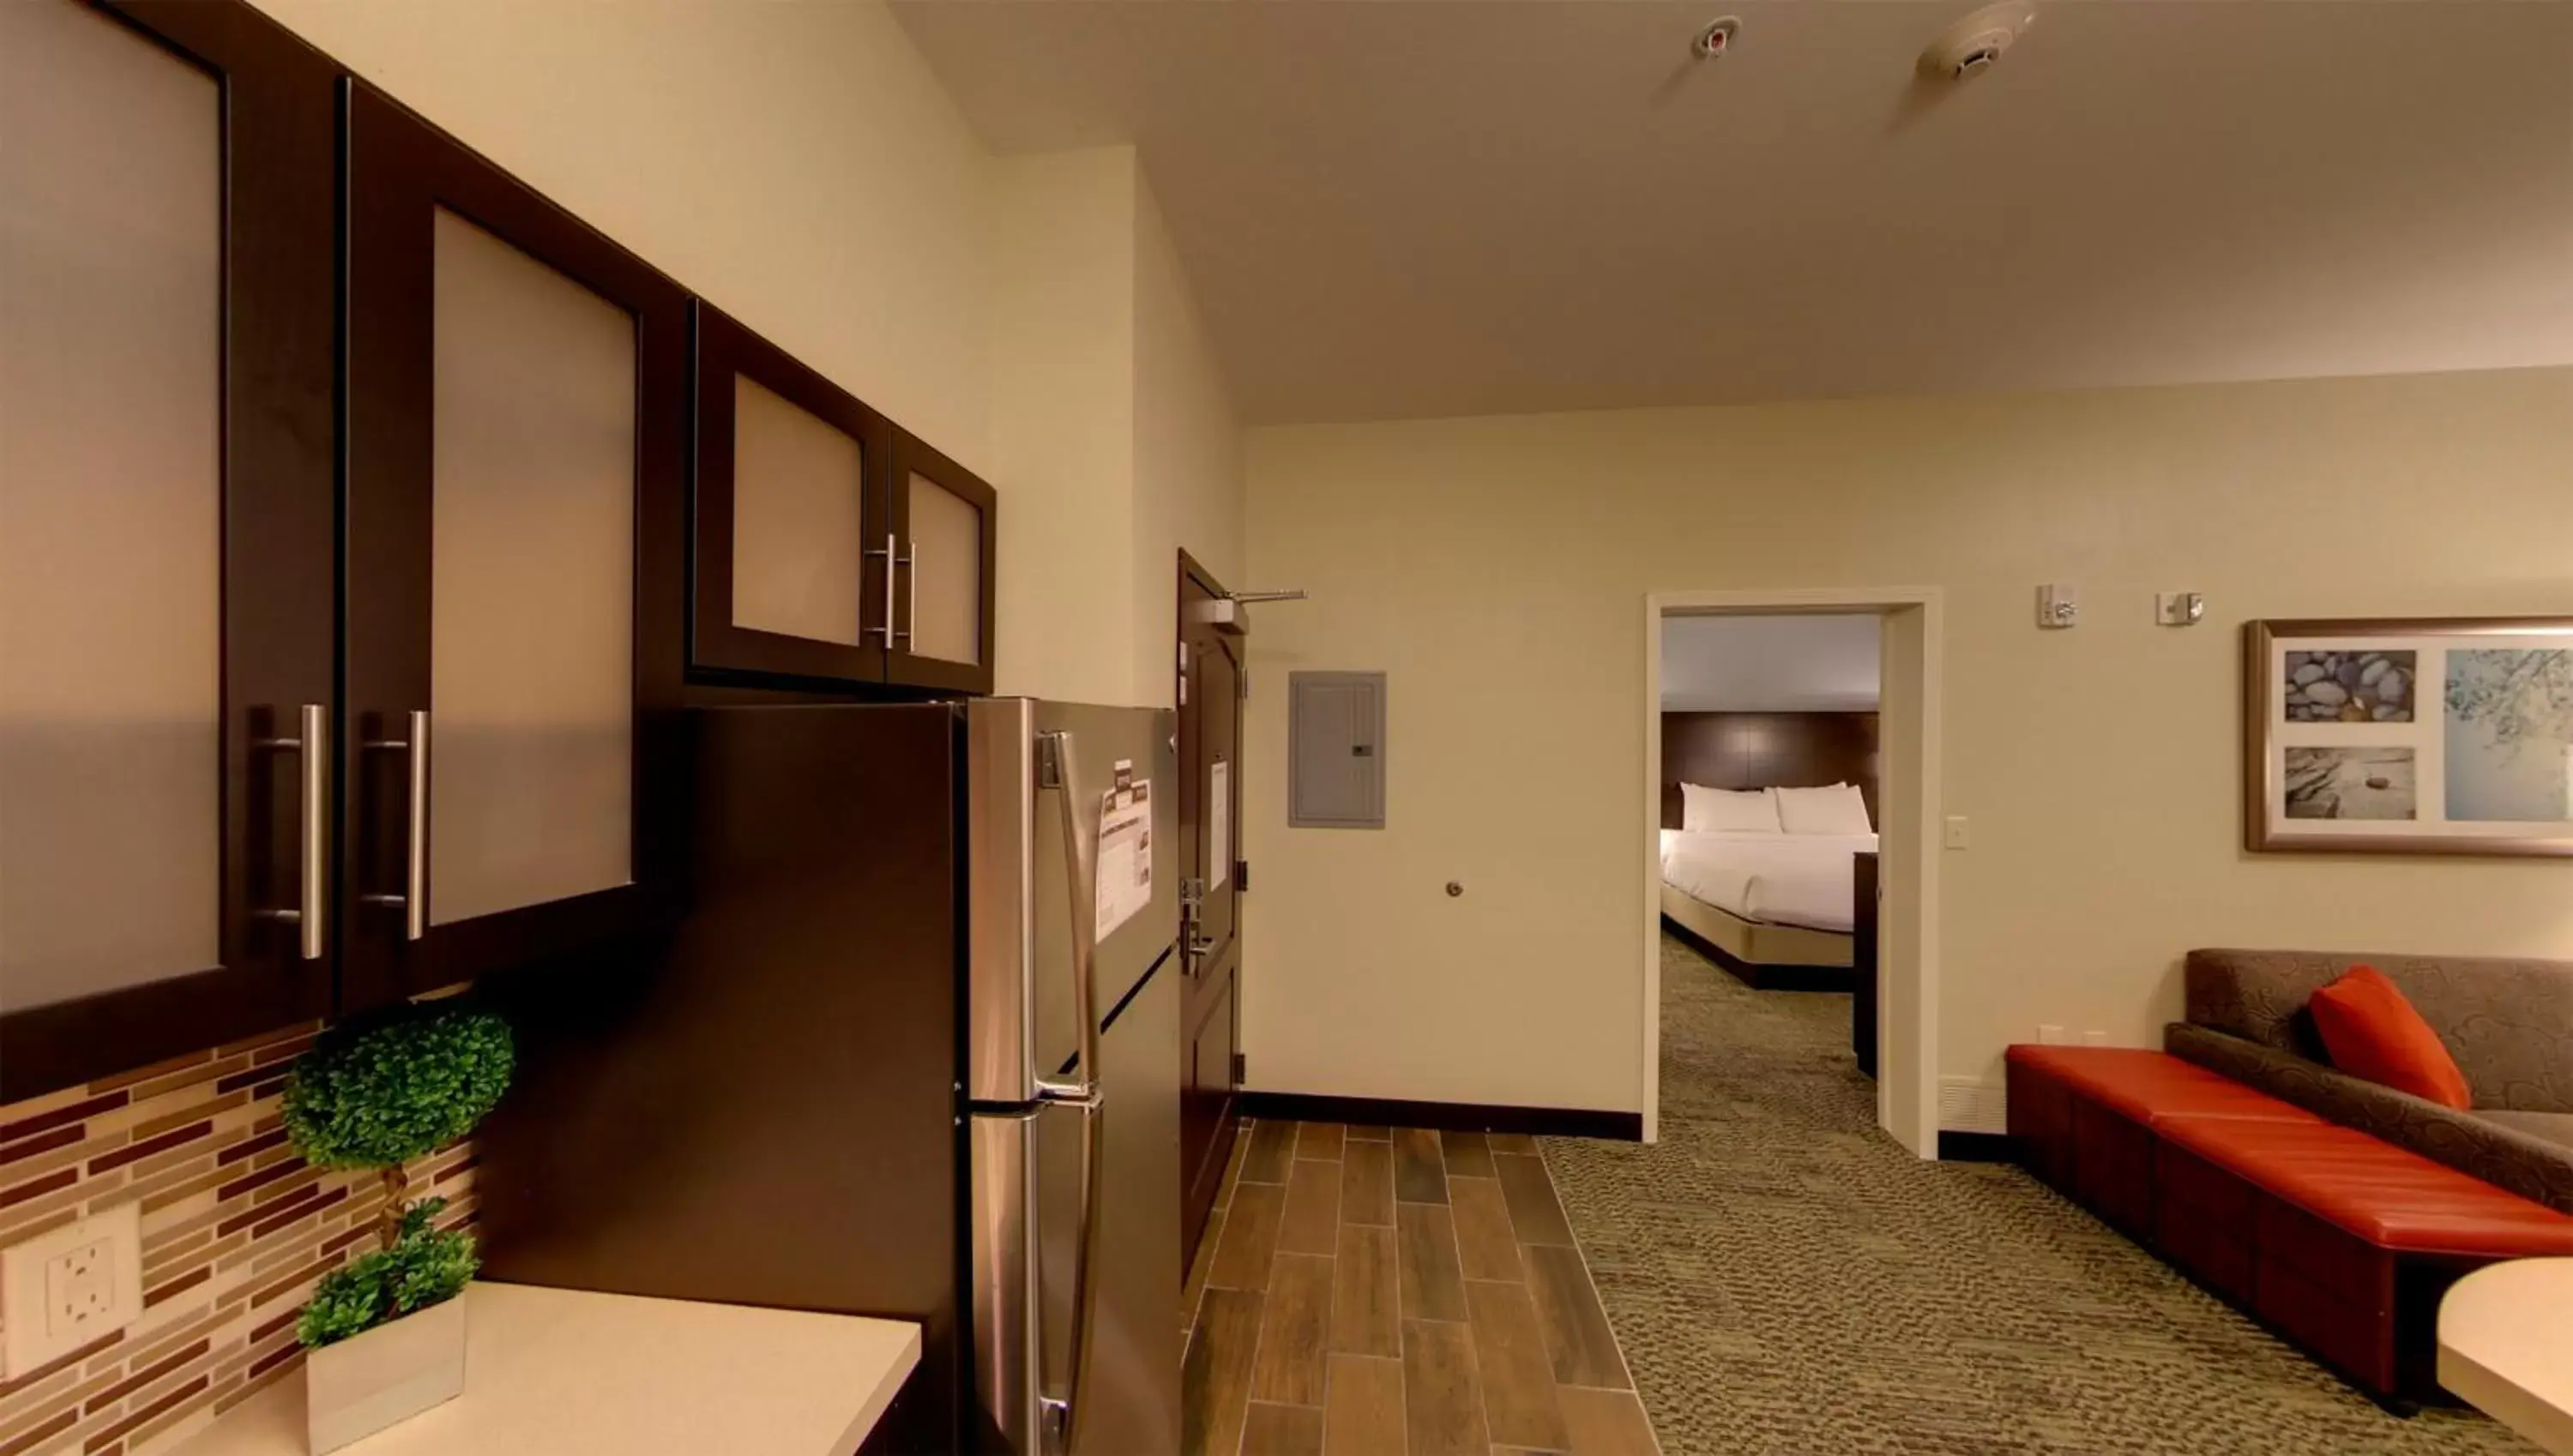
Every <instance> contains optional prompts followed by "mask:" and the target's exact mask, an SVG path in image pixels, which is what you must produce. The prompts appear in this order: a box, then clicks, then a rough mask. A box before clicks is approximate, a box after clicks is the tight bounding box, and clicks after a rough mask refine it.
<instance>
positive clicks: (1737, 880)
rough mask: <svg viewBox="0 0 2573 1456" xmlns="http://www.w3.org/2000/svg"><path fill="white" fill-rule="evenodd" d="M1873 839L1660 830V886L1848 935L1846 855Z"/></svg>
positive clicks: (1760, 916)
mask: <svg viewBox="0 0 2573 1456" xmlns="http://www.w3.org/2000/svg"><path fill="white" fill-rule="evenodd" d="M1875 848H1876V836H1875V835H1872V834H1689V833H1685V832H1683V831H1681V830H1676V829H1665V830H1663V831H1662V883H1663V884H1665V885H1668V886H1670V887H1671V888H1672V889H1674V890H1678V891H1680V892H1681V893H1683V894H1686V895H1690V896H1693V897H1695V898H1696V899H1699V900H1702V901H1705V902H1706V903H1707V904H1709V905H1712V906H1714V907H1716V908H1717V909H1719V910H1727V911H1731V912H1732V913H1733V914H1735V915H1738V916H1741V917H1742V918H1743V919H1744V920H1756V921H1764V922H1766V923H1768V924H1770V925H1799V926H1804V927H1806V928H1808V929H1811V930H1826V931H1841V932H1844V933H1846V932H1848V931H1851V930H1853V929H1855V928H1856V925H1855V921H1854V919H1853V915H1852V905H1853V901H1854V897H1855V895H1856V885H1857V875H1856V870H1855V867H1854V865H1853V862H1852V856H1854V855H1857V854H1859V853H1860V852H1862V851H1865V850H1872V849H1875Z"/></svg>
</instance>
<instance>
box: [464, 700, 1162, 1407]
mask: <svg viewBox="0 0 2573 1456" xmlns="http://www.w3.org/2000/svg"><path fill="white" fill-rule="evenodd" d="M1173 726H1174V725H1173V722H1172V717H1171V715H1170V714H1169V713H1167V712H1160V711H1154V710H1144V709H1126V708H1094V707H1077V706H1071V705H1064V704H1055V703H1045V702H1036V701H1031V700H1026V699H992V700H983V701H976V702H972V703H965V704H954V703H946V704H920V705H909V706H894V705H888V706H880V707H877V706H866V707H860V706H805V707H761V708H721V709H699V710H691V711H689V712H686V713H684V714H681V715H677V716H676V717H675V718H674V719H673V720H672V721H671V722H670V723H668V724H665V725H662V729H663V731H662V732H661V733H660V734H659V735H658V737H657V739H655V740H653V741H652V742H651V743H647V752H646V759H647V764H646V768H645V772H646V773H647V774H656V775H660V776H662V779H661V787H662V788H663V789H664V790H665V791H668V792H672V793H674V794H677V795H680V796H683V797H684V799H685V802H686V804H687V806H688V807H687V812H686V813H685V814H684V815H683V816H681V817H680V818H681V823H682V824H683V826H684V827H683V829H682V830H681V833H682V835H683V842H681V843H677V844H674V845H673V846H671V847H670V848H671V851H672V861H673V863H684V864H685V866H686V872H685V875H684V877H682V878H681V879H680V880H679V881H678V882H677V883H674V884H673V885H672V886H670V887H669V888H668V891H667V894H666V897H665V899H666V902H667V903H666V911H667V914H666V915H665V917H663V919H662V921H661V923H660V924H659V925H658V926H657V927H656V928H655V929H654V930H653V931H651V932H650V933H648V934H646V935H645V936H642V937H640V938H638V940H637V941H636V942H635V943H634V944H633V945H632V946H631V947H629V948H628V949H627V950H626V951H625V952H623V953H622V954H619V955H615V956H609V957H601V958H594V959H592V960H591V961H589V962H586V963H584V964H582V965H579V966H553V967H539V968H530V969H529V970H528V971H526V972H524V973H522V974H519V975H516V976H512V977H509V978H505V979H503V980H502V981H501V982H500V984H499V985H498V986H496V987H495V988H494V991H495V994H496V996H497V999H498V1000H499V1001H500V1002H501V1004H502V1006H503V1008H504V1010H506V1011H507V1013H508V1014H509V1015H510V1017H511V1019H512V1021H513V1023H514V1024H515V1025H516V1026H517V1028H518V1033H519V1042H520V1075H519V1080H518V1083H517V1085H516V1086H515V1087H514V1088H513V1089H512V1091H511V1093H510V1095H509V1097H508V1098H507V1100H505V1101H504V1102H503V1103H502V1105H501V1108H500V1110H499V1111H498V1113H496V1114H495V1115H494V1116H493V1118H492V1119H491V1121H490V1122H488V1123H487V1124H486V1131H485V1135H484V1137H483V1162H482V1166H481V1168H480V1170H479V1171H478V1172H477V1174H476V1178H477V1185H478V1187H479V1188H480V1196H481V1198H482V1201H483V1222H484V1227H485V1230H486V1261H485V1268H486V1272H487V1273H488V1275H489V1276H490V1277H494V1278H501V1279H512V1280H520V1281H525V1282H532V1283H548V1284H561V1285H569V1286H573V1287H582V1288H598V1289H609V1290H616V1291H620V1292H628V1293H640V1294H655V1295H662V1296H666V1297H676V1298H693V1299H720V1300H729V1301H735V1302H743V1303H753V1304H766V1305H776V1306H784V1307H793V1308H809V1309H827V1310H838V1311H846V1312H852V1313H865V1314H876V1315H882V1316H887V1317H898V1318H905V1319H913V1320H917V1321H919V1322H920V1323H921V1324H922V1327H923V1330H924V1335H925V1338H924V1356H923V1360H922V1367H921V1370H920V1372H919V1374H918V1375H917V1376H916V1377H915V1378H914V1380H913V1382H912V1384H911V1386H910V1387H909V1388H908V1389H907V1390H906V1392H905V1395H904V1397H903V1401H902V1403H901V1405H900V1407H899V1408H898V1409H897V1411H896V1412H895V1413H894V1414H893V1415H892V1416H889V1417H888V1420H887V1424H886V1425H885V1426H884V1427H882V1428H881V1430H882V1432H883V1434H882V1437H881V1438H880V1439H879V1440H878V1441H875V1442H871V1443H870V1449H882V1450H930V1449H942V1450H944V1449H976V1450H996V1451H1008V1452H1019V1453H1026V1456H1042V1453H1057V1452H1066V1451H1069V1452H1071V1453H1073V1456H1149V1453H1159V1452H1176V1451H1177V1450H1178V1449H1179V1445H1180V1388H1179V1387H1180V1359H1181V1339H1180V1331H1179V1322H1178V1317H1177V1316H1178V1308H1179V1297H1180V1281H1181V1272H1182V1271H1181V1258H1182V1250H1181V1248H1180V1187H1179V1177H1180V1171H1179V1138H1180V1128H1179V1075H1180V1029H1179V1017H1180V985H1179V981H1180V976H1181V971H1180V962H1179V959H1178V957H1177V956H1176V955H1174V954H1173V952H1174V948H1175V943H1176V940H1177V938H1178V934H1179V891H1178V887H1179V866H1178V864H1177V850H1176V846H1177V842H1178V838H1177V837H1178V825H1177V806H1178V792H1177V788H1178V786H1177V782H1176V773H1177V766H1176V759H1175V750H1174V743H1173V738H1172V734H1173Z"/></svg>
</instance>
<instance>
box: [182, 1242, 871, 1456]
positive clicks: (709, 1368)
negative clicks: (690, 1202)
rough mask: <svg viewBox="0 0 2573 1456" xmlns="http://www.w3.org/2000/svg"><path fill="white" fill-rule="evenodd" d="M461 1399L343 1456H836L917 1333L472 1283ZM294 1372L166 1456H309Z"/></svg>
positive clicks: (731, 1307)
mask: <svg viewBox="0 0 2573 1456" xmlns="http://www.w3.org/2000/svg"><path fill="white" fill-rule="evenodd" d="M461 1297H462V1298H463V1299H465V1300H466V1301H467V1302H466V1305H465V1336H464V1340H465V1344H464V1393H463V1394H462V1395H459V1396H457V1397H456V1398H455V1399H453V1400H450V1401H447V1402H446V1403H445V1404H443V1405H439V1406H434V1407H432V1408H430V1409H429V1410H427V1411H424V1412H422V1413H421V1414H419V1415H417V1416H415V1417H413V1418H412V1419H410V1420H407V1421H404V1422H402V1423H401V1424H399V1425H396V1426H393V1427H390V1428H389V1429H386V1430H383V1431H379V1432H377V1433H376V1434H375V1435H372V1436H369V1437H367V1438H366V1439H364V1440H362V1441H359V1442H357V1443H356V1444H354V1445H350V1446H344V1447H342V1448H341V1450H342V1452H344V1453H345V1456H656V1453H664V1452H666V1453H669V1456H705V1453H707V1452H713V1451H758V1452H762V1453H769V1452H774V1453H777V1456H806V1453H809V1456H849V1453H850V1452H852V1451H855V1450H856V1449H857V1446H858V1443H859V1442H860V1441H862V1440H864V1439H865V1438H866V1435H867V1433H868V1432H869V1431H870V1430H872V1429H874V1427H875V1423H876V1420H877V1419H878V1418H879V1417H881V1416H882V1415H883V1414H884V1412H885V1407H886V1406H887V1405H889V1404H890V1403H891V1402H892V1400H893V1397H894V1395H895V1393H896V1392H898V1391H899V1390H901V1389H902V1383H903V1381H904V1379H905V1378H907V1377H908V1376H909V1375H910V1374H911V1370H912V1367H913V1366H915V1365H917V1364H919V1363H920V1327H919V1326H918V1325H913V1324H904V1323H901V1322H898V1321H894V1320H884V1319H861V1318H858V1317H856V1316H854V1315H841V1314H814V1313H807V1312H803V1311H798V1310H787V1309H754V1308H750V1307H747V1306H744V1305H738V1304H699V1303H693V1302H690V1301H686V1300H678V1299H638V1298H634V1297H632V1296H629V1295H623V1294H593V1293H587V1292H584V1291H581V1290H576V1289H543V1288H537V1287H534V1286H531V1285H525V1284H491V1283H480V1282H477V1283H474V1284H472V1285H470V1286H468V1287H467V1288H466V1289H465V1291H464V1293H463V1295H462V1296H461ZM304 1430H305V1427H304V1376H303V1374H302V1372H301V1371H299V1372H297V1373H296V1374H294V1375H291V1376H289V1377H287V1378H286V1379H284V1380H281V1381H279V1382H278V1383H277V1384H276V1385H274V1386H272V1387H270V1388H269V1389H268V1390H266V1391H264V1392H262V1393H261V1394H260V1395H258V1396H257V1397H255V1398H253V1399H251V1400H248V1401H245V1402H243V1403H242V1404H241V1405H240V1406H238V1407H236V1408H234V1409H233V1410H232V1411H230V1412H228V1413H226V1414H225V1415H224V1417H223V1418H222V1419H221V1420H218V1421H217V1422H216V1423H215V1424H214V1425H213V1426H212V1427H211V1428H209V1429H208V1430H206V1431H205V1432H203V1433H201V1434H200V1435H198V1436H197V1437H196V1438H195V1439H194V1440H192V1441H190V1442H188V1443H187V1444H186V1445H183V1446H181V1447H179V1448H178V1451H177V1453H175V1456H307V1453H306V1444H305V1438H304Z"/></svg>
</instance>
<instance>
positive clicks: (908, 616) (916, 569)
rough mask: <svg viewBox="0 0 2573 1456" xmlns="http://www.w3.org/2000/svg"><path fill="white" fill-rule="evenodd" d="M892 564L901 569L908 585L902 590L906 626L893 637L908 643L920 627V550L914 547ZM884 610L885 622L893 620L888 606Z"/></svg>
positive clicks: (903, 615) (903, 616)
mask: <svg viewBox="0 0 2573 1456" xmlns="http://www.w3.org/2000/svg"><path fill="white" fill-rule="evenodd" d="M894 564H896V565H898V566H900V567H901V568H902V569H903V572H904V579H905V581H907V582H908V583H909V584H908V585H907V586H905V587H904V588H903V610H902V619H903V621H904V622H905V623H906V624H907V625H905V626H904V627H903V629H902V630H901V631H899V632H896V633H894V634H893V635H894V636H896V637H900V638H901V639H902V640H904V641H906V642H909V641H911V640H913V639H912V629H913V628H914V627H917V626H919V625H920V548H919V547H918V546H914V547H912V548H911V549H910V550H908V551H905V552H903V553H902V555H901V556H900V557H899V558H897V559H896V561H895V563H894ZM885 610H886V614H887V615H886V617H885V620H887V621H891V620H893V618H892V615H891V613H892V610H893V609H892V608H891V607H890V606H888V607H887V608H886V609H885ZM888 640H890V639H888Z"/></svg>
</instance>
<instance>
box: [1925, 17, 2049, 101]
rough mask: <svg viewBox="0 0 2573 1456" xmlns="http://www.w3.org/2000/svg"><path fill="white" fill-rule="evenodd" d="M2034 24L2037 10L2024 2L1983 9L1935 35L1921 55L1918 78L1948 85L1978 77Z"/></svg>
mask: <svg viewBox="0 0 2573 1456" xmlns="http://www.w3.org/2000/svg"><path fill="white" fill-rule="evenodd" d="M2036 21H2037V7H2036V6H2034V5H2031V4H2029V3H2027V0H2004V3H2002V4H1999V5H1987V6H1985V7H1984V8H1983V9H1981V10H1978V11H1976V12H1975V13H1974V14H1972V15H1969V16H1967V17H1965V18H1964V19H1963V20H1960V21H1958V22H1957V23H1956V24H1954V25H1952V26H1949V27H1948V28H1947V29H1946V30H1943V31H1941V32H1940V33H1939V38H1938V39H1937V40H1934V41H1932V42H1931V43H1930V47H1929V49H1927V50H1925V51H1923V52H1922V53H1921V71H1922V74H1924V75H1927V76H1936V77H1939V78H1940V79H1942V80H1948V81H1963V80H1965V79H1966V78H1968V77H1970V76H1980V75H1982V74H1983V73H1984V72H1986V71H1989V70H1991V69H1992V67H1993V63H1994V62H1996V61H1998V60H2000V59H2001V58H2002V55H2003V53H2004V52H2007V51H2008V50H2009V49H2010V48H2011V43H2012V42H2013V41H2016V40H2018V39H2019V38H2020V36H2021V35H2022V34H2024V33H2026V32H2027V30H2028V28H2029V27H2030V26H2031V25H2033V24H2035V23H2036Z"/></svg>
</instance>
